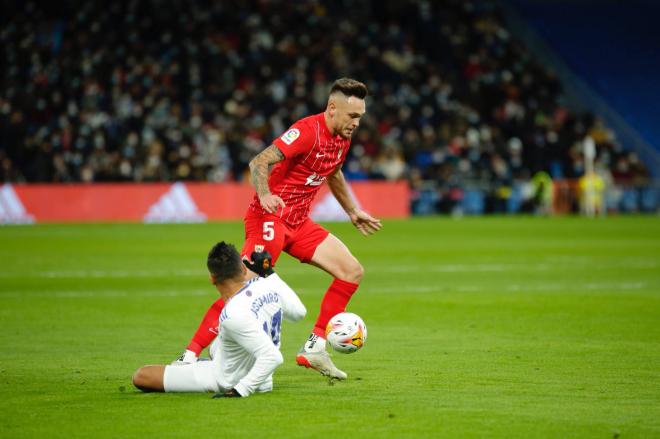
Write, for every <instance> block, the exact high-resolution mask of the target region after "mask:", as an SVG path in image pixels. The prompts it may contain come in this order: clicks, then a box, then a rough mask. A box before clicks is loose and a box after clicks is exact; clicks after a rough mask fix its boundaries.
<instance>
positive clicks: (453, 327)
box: [0, 217, 660, 438]
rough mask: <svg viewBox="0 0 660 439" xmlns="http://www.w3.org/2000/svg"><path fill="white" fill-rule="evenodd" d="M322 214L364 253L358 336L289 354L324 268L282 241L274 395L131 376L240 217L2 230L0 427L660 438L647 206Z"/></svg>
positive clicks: (166, 433)
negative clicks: (589, 215) (287, 303)
mask: <svg viewBox="0 0 660 439" xmlns="http://www.w3.org/2000/svg"><path fill="white" fill-rule="evenodd" d="M328 227H329V228H330V229H331V230H332V231H333V232H334V233H335V234H336V235H338V236H339V237H340V238H341V239H343V240H344V242H346V244H347V245H348V246H349V247H350V248H351V249H352V251H353V252H354V254H355V255H356V256H357V257H358V258H359V259H360V260H361V262H362V263H363V265H364V266H365V268H366V275H365V278H364V281H363V284H362V287H361V288H360V290H359V291H358V293H357V294H356V296H354V298H353V300H352V302H351V303H350V305H349V310H350V311H353V312H356V313H358V314H359V315H361V316H362V317H363V318H364V319H365V321H366V322H367V325H368V327H369V340H368V342H367V344H366V347H365V349H363V350H362V351H360V352H358V353H357V354H353V355H341V354H335V355H334V359H335V361H336V363H337V365H338V366H339V367H340V368H343V369H345V370H346V371H347V372H348V373H349V380H348V381H346V382H340V383H337V384H335V385H333V386H330V385H328V383H327V381H326V380H324V379H323V378H322V377H321V376H320V375H318V374H316V373H315V372H312V371H309V370H304V369H302V368H299V367H297V366H295V363H294V355H295V352H296V351H297V349H298V348H299V347H300V345H301V344H302V342H303V340H304V339H305V338H306V336H307V334H308V333H309V331H310V329H311V327H312V325H313V321H314V319H315V317H316V313H317V309H318V306H319V302H320V299H321V297H322V294H323V292H324V291H325V288H326V287H327V285H328V284H329V282H330V277H329V276H328V275H327V274H325V273H323V272H321V271H320V270H317V269H315V268H313V267H310V266H307V265H301V264H299V263H297V261H294V260H293V259H291V258H290V257H289V256H287V255H283V256H282V257H281V259H280V261H279V263H278V267H277V269H278V272H279V273H280V274H281V275H282V277H283V278H284V279H286V280H287V281H288V282H289V283H290V284H291V286H293V287H294V289H296V290H297V291H298V292H299V294H300V296H301V298H302V299H303V302H304V303H305V304H306V305H307V308H308V311H309V312H308V316H307V318H306V319H305V320H304V321H303V322H301V323H298V324H291V323H285V325H284V328H283V348H282V351H283V354H284V357H285V359H286V361H285V364H284V365H283V366H281V367H280V369H278V370H277V372H276V375H275V391H274V392H272V393H271V394H267V395H257V396H254V397H251V398H247V399H242V400H233V399H231V400H223V399H211V398H210V395H207V394H176V395H174V394H169V395H164V394H142V393H140V392H138V391H136V390H135V389H133V387H132V386H131V383H130V377H131V374H132V373H133V371H134V370H135V369H136V368H137V367H139V366H140V365H143V364H148V363H169V362H170V361H172V360H174V359H175V357H176V356H177V355H178V354H179V353H180V352H181V350H182V349H183V347H184V346H185V345H186V343H187V342H188V339H189V337H190V336H191V335H192V332H193V330H194V329H195V328H196V326H197V323H198V321H199V320H200V319H201V316H202V314H203V313H204V311H205V310H206V308H207V306H208V305H209V304H210V303H211V302H212V300H214V299H215V298H216V294H215V293H214V290H213V289H212V288H211V286H210V285H209V284H208V281H207V279H206V272H205V257H206V252H207V251H208V249H209V248H210V246H211V245H212V244H213V243H215V242H216V241H218V240H221V239H225V240H229V241H233V242H235V243H237V244H239V245H240V244H242V239H243V232H242V225H241V224H240V223H216V224H205V225H38V226H27V227H3V228H0V263H1V265H0V317H1V318H0V320H1V321H2V331H1V332H0V340H1V341H2V343H1V344H0V346H1V347H2V357H1V360H0V413H2V416H1V420H0V437H3V438H5V437H7V438H21V437H66V438H71V437H94V438H104V437H108V438H116V437H251V438H259V437H278V438H279V437H287V438H295V437H348V436H349V435H357V436H359V437H362V438H368V437H378V438H383V437H397V438H398V437H599V438H611V437H621V438H628V437H659V436H660V221H659V220H658V218H654V217H626V218H608V219H606V220H585V219H579V218H561V219H539V218H480V219H464V220H460V221H456V220H450V219H415V220H411V221H405V222H395V221H387V222H385V227H384V229H383V231H382V232H380V233H379V234H377V235H375V236H372V237H370V238H363V237H361V236H360V235H359V234H358V233H357V232H356V231H354V230H352V227H351V226H350V225H348V224H331V225H329V226H328Z"/></svg>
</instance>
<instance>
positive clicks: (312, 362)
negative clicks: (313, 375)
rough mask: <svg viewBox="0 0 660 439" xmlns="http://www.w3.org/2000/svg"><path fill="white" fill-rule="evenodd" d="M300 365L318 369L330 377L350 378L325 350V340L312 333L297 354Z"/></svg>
mask: <svg viewBox="0 0 660 439" xmlns="http://www.w3.org/2000/svg"><path fill="white" fill-rule="evenodd" d="M296 363H298V366H304V367H306V368H309V369H314V370H316V371H318V372H319V373H320V374H321V375H323V376H327V377H328V378H334V379H338V380H345V379H346V378H348V375H346V372H344V371H342V370H339V369H337V367H336V366H335V365H334V364H333V363H332V360H331V359H330V354H328V353H327V352H326V350H325V340H323V339H322V338H320V337H319V336H317V335H315V334H312V335H310V336H309V339H308V340H307V342H306V343H305V345H304V346H303V347H302V349H301V350H300V351H299V352H298V354H297V355H296Z"/></svg>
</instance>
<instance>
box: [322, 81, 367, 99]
mask: <svg viewBox="0 0 660 439" xmlns="http://www.w3.org/2000/svg"><path fill="white" fill-rule="evenodd" d="M335 92H341V93H343V94H344V95H345V96H346V97H350V96H355V97H356V98H360V99H364V98H366V97H367V94H369V90H367V86H366V85H365V84H364V83H363V82H360V81H357V80H355V79H351V78H339V79H337V80H336V81H335V82H334V83H333V84H332V87H331V88H330V94H333V93H335Z"/></svg>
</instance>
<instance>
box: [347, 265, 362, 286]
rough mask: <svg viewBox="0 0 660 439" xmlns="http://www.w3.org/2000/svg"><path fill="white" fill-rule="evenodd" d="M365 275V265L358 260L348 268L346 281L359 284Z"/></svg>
mask: <svg viewBox="0 0 660 439" xmlns="http://www.w3.org/2000/svg"><path fill="white" fill-rule="evenodd" d="M363 275H364V267H363V266H362V264H360V263H359V262H358V261H357V260H355V261H353V263H352V264H351V265H350V266H348V267H347V268H346V274H345V279H343V280H345V281H347V282H352V283H354V284H359V283H360V281H362V276H363Z"/></svg>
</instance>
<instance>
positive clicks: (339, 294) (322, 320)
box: [312, 279, 359, 338]
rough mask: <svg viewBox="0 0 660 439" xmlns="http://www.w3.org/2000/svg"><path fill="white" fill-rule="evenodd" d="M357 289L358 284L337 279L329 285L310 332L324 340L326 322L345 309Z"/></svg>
mask: <svg viewBox="0 0 660 439" xmlns="http://www.w3.org/2000/svg"><path fill="white" fill-rule="evenodd" d="M358 287H359V285H358V284H354V283H352V282H346V281H345V280H339V279H335V280H334V281H333V282H332V283H331V284H330V288H328V291H326V293H325V296H323V301H322V302H321V312H320V313H319V317H318V319H317V320H316V324H315V325H314V330H313V331H312V332H314V334H316V335H318V336H319V337H321V338H325V327H326V326H327V325H328V322H329V321H330V319H331V318H332V317H333V316H334V315H335V314H339V313H340V312H343V311H344V310H345V309H346V305H347V304H348V301H349V300H351V296H352V295H353V293H355V290H357V289H358Z"/></svg>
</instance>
